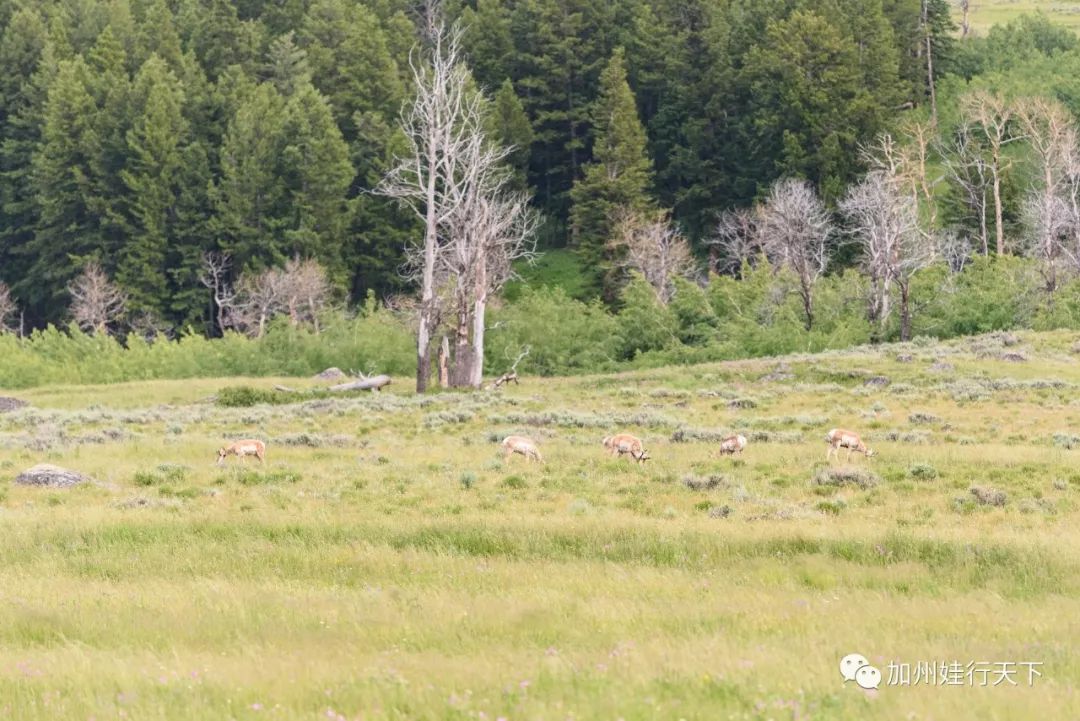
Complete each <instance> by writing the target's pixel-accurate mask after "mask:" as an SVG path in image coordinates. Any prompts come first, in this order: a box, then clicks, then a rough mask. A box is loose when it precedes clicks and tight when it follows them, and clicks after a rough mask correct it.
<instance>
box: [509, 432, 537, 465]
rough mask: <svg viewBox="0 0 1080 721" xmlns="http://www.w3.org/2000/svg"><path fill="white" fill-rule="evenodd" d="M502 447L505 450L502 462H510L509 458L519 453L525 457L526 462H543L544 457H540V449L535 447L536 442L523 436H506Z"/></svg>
mask: <svg viewBox="0 0 1080 721" xmlns="http://www.w3.org/2000/svg"><path fill="white" fill-rule="evenodd" d="M502 447H503V448H505V449H506V457H505V458H504V459H503V461H504V462H506V461H509V460H510V456H512V455H514V454H515V453H520V454H521V455H523V456H525V460H526V461H531V460H532V459H534V458H535V459H536V460H538V461H540V462H541V463H543V462H544V457H543V456H541V455H540V449H539V448H537V446H536V441H534V440H533V439H531V438H526V437H525V436H507V437H506V438H504V439H503V442H502Z"/></svg>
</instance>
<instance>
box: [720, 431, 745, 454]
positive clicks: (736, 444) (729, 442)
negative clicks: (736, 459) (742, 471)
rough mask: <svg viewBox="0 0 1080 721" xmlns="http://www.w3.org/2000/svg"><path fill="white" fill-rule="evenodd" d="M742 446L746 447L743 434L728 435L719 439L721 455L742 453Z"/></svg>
mask: <svg viewBox="0 0 1080 721" xmlns="http://www.w3.org/2000/svg"><path fill="white" fill-rule="evenodd" d="M744 448H746V436H743V435H734V436H728V437H727V438H725V439H724V440H722V441H720V454H721V455H723V454H727V455H735V454H736V453H742V452H743V449H744Z"/></svg>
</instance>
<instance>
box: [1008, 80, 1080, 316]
mask: <svg viewBox="0 0 1080 721" xmlns="http://www.w3.org/2000/svg"><path fill="white" fill-rule="evenodd" d="M1016 115H1017V119H1018V120H1019V123H1020V126H1021V127H1022V128H1023V131H1024V135H1025V137H1026V139H1027V142H1028V145H1029V146H1030V147H1031V149H1032V151H1033V153H1032V159H1033V161H1034V163H1035V166H1036V167H1035V170H1036V177H1037V178H1038V180H1037V182H1035V183H1034V184H1033V185H1032V188H1031V189H1030V190H1029V192H1028V197H1027V199H1026V200H1025V202H1024V209H1023V211H1024V212H1023V214H1024V219H1025V221H1026V225H1027V226H1028V229H1029V231H1030V234H1029V236H1028V242H1027V243H1026V244H1025V245H1026V247H1025V251H1026V252H1027V254H1028V255H1030V256H1032V257H1035V258H1037V259H1038V261H1039V265H1040V271H1041V272H1042V275H1043V280H1044V281H1045V290H1046V292H1047V293H1048V294H1049V295H1050V296H1053V294H1054V292H1055V291H1056V290H1057V287H1058V282H1059V278H1058V276H1059V274H1060V271H1061V266H1062V262H1063V260H1064V259H1065V257H1066V255H1067V251H1068V250H1069V249H1070V248H1071V246H1072V244H1071V243H1070V242H1069V239H1070V238H1071V237H1072V236H1073V226H1074V215H1073V208H1074V207H1075V194H1074V193H1073V192H1072V189H1071V180H1072V178H1071V173H1070V170H1071V169H1072V167H1073V166H1074V165H1075V164H1076V161H1075V159H1076V158H1077V155H1078V152H1080V147H1078V142H1077V132H1076V125H1075V123H1074V122H1073V120H1072V114H1071V113H1070V112H1069V111H1068V110H1067V109H1066V108H1065V106H1063V105H1062V104H1061V103H1059V102H1058V101H1056V100H1051V99H1048V98H1042V97H1034V98H1025V99H1023V100H1021V101H1019V102H1017V104H1016Z"/></svg>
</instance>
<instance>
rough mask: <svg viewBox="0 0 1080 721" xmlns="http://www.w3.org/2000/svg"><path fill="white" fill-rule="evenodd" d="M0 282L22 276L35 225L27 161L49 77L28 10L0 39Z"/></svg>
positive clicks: (38, 30)
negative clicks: (28, 245)
mask: <svg viewBox="0 0 1080 721" xmlns="http://www.w3.org/2000/svg"><path fill="white" fill-rule="evenodd" d="M0 66H2V67H3V68H4V69H5V74H4V76H3V77H2V78H0V139H2V140H0V280H3V281H7V282H8V283H9V284H12V283H15V282H16V281H17V280H18V279H19V278H20V277H22V276H23V275H24V274H25V271H26V268H27V261H28V260H29V258H28V257H27V255H26V253H25V246H26V244H27V243H28V242H29V241H30V239H31V238H32V234H33V228H34V225H35V223H36V215H35V212H34V203H33V197H32V195H31V192H32V190H31V187H30V178H29V176H30V172H31V156H32V153H33V150H34V148H35V147H36V145H37V143H38V141H39V139H40V136H41V124H40V116H41V113H42V107H43V105H44V103H45V96H46V88H47V85H48V82H49V80H50V78H51V73H52V72H54V71H55V63H54V62H53V61H52V52H51V48H49V47H48V31H47V29H46V26H45V22H44V20H43V19H42V18H41V16H40V15H39V14H38V13H37V12H36V11H34V10H30V9H27V8H22V9H20V10H17V11H16V12H15V13H14V15H13V16H12V17H11V19H10V21H9V22H8V23H7V27H6V28H5V29H4V34H3V38H2V39H0Z"/></svg>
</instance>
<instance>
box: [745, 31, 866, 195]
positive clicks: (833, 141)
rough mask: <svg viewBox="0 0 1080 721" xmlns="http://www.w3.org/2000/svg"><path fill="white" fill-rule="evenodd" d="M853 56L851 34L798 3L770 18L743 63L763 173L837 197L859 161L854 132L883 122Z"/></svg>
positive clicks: (855, 54) (862, 134)
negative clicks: (812, 185)
mask: <svg viewBox="0 0 1080 721" xmlns="http://www.w3.org/2000/svg"><path fill="white" fill-rule="evenodd" d="M859 62H860V58H859V52H858V50H857V48H856V44H855V43H854V41H853V40H851V39H850V38H847V37H845V36H844V35H843V33H842V32H841V31H840V30H839V29H837V28H836V27H835V26H834V25H832V24H830V23H829V22H828V21H827V20H825V18H823V17H821V16H820V15H817V14H815V13H812V12H804V11H801V10H799V11H795V12H793V13H792V14H791V15H790V17H788V18H787V19H785V20H780V21H773V22H770V23H769V25H768V29H767V31H766V34H765V37H764V39H763V41H762V43H761V45H759V46H758V47H755V48H753V49H752V50H751V51H750V53H748V55H747V58H746V64H745V66H744V67H743V70H742V73H743V77H744V78H745V81H746V82H747V84H748V87H749V89H750V92H751V95H752V98H753V100H752V101H751V105H750V110H751V115H750V117H748V118H747V119H746V122H747V123H748V124H749V125H750V127H751V128H752V129H753V132H754V143H753V144H751V145H750V147H752V148H754V149H755V150H756V152H757V154H758V156H757V160H758V162H759V163H760V166H759V167H760V172H762V173H763V177H761V178H760V180H761V181H764V182H768V181H769V180H771V179H772V178H775V177H781V176H795V177H803V178H806V179H808V180H810V181H812V182H814V183H815V184H817V185H818V187H819V188H820V189H821V192H822V194H823V195H824V196H825V197H826V198H827V199H835V198H837V197H839V195H840V194H841V192H842V190H843V187H844V186H845V185H846V184H847V183H848V182H849V181H851V180H852V179H853V178H854V176H855V174H856V172H857V171H858V169H859V167H860V166H859V161H858V157H859V156H858V143H859V140H860V139H866V138H872V137H873V136H874V135H875V134H876V133H877V131H878V129H879V127H880V123H881V110H880V107H879V106H878V105H877V104H876V103H875V101H874V98H873V97H871V96H870V93H869V91H868V90H867V89H866V87H865V85H864V84H863V83H861V82H860V77H861V75H862V71H861V68H860V67H859ZM770 164H771V165H772V168H769V167H768V166H769V165H770ZM770 171H771V172H770Z"/></svg>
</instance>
